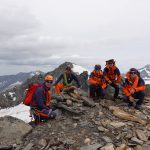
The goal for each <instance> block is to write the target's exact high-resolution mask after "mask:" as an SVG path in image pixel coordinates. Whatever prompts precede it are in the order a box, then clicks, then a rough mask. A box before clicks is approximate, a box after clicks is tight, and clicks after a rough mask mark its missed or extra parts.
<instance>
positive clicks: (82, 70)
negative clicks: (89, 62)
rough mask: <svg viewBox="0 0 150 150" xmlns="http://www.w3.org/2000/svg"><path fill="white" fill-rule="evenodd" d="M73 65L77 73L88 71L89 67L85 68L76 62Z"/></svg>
mask: <svg viewBox="0 0 150 150" xmlns="http://www.w3.org/2000/svg"><path fill="white" fill-rule="evenodd" d="M72 65H73V68H72V70H73V72H75V73H77V74H81V73H83V72H84V71H88V70H87V69H85V68H83V67H81V66H79V65H76V64H72Z"/></svg>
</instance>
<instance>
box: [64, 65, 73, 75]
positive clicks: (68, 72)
mask: <svg viewBox="0 0 150 150" xmlns="http://www.w3.org/2000/svg"><path fill="white" fill-rule="evenodd" d="M65 72H66V73H67V74H71V72H72V70H71V67H70V66H67V67H66V69H65Z"/></svg>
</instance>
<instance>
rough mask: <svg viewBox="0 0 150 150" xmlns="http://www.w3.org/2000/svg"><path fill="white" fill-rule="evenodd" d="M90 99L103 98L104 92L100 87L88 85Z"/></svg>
mask: <svg viewBox="0 0 150 150" xmlns="http://www.w3.org/2000/svg"><path fill="white" fill-rule="evenodd" d="M89 92H90V97H91V98H94V97H97V98H104V96H105V94H106V92H105V89H102V87H101V86H96V85H90V86H89Z"/></svg>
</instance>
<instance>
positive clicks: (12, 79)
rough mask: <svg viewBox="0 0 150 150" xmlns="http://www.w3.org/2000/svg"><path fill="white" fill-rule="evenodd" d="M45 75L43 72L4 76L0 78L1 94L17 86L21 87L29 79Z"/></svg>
mask: <svg viewBox="0 0 150 150" xmlns="http://www.w3.org/2000/svg"><path fill="white" fill-rule="evenodd" d="M39 74H43V72H41V71H33V72H29V73H23V72H20V73H18V74H16V75H4V76H0V92H2V91H5V90H8V89H11V88H13V87H14V86H16V85H20V84H22V83H23V82H25V81H26V80H27V79H28V78H31V77H33V76H35V75H39Z"/></svg>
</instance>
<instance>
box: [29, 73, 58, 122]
mask: <svg viewBox="0 0 150 150" xmlns="http://www.w3.org/2000/svg"><path fill="white" fill-rule="evenodd" d="M52 83H53V77H52V76H51V75H46V76H45V78H44V83H43V84H42V85H41V86H39V87H38V88H37V89H36V90H35V92H34V94H33V97H32V101H31V104H30V106H31V110H33V115H34V117H35V121H37V122H40V121H41V120H48V119H53V118H55V117H56V113H55V112H54V108H53V107H52V106H51V91H50V89H51V87H52ZM37 117H38V120H36V119H37Z"/></svg>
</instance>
